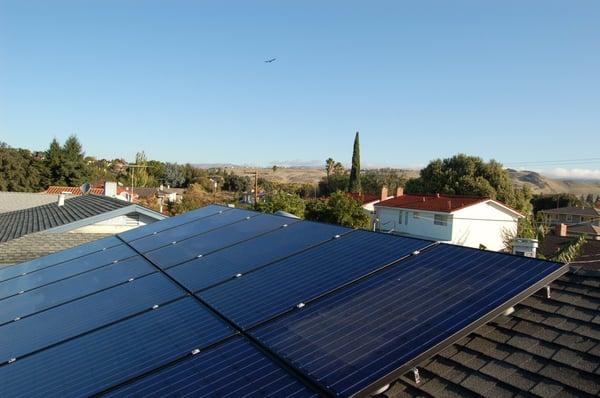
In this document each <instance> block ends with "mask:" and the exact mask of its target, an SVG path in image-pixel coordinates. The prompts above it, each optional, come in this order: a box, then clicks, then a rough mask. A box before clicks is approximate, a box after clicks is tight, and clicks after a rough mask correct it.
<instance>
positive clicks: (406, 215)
mask: <svg viewBox="0 0 600 398" xmlns="http://www.w3.org/2000/svg"><path fill="white" fill-rule="evenodd" d="M404 224H406V225H408V212H407V211H405V212H404Z"/></svg>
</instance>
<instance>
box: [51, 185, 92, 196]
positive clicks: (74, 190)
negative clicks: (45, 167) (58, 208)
mask: <svg viewBox="0 0 600 398" xmlns="http://www.w3.org/2000/svg"><path fill="white" fill-rule="evenodd" d="M45 193H47V194H51V195H58V194H61V193H70V194H71V195H83V192H81V189H80V188H79V187H65V186H59V185H51V186H49V187H48V189H46V192H45ZM89 193H91V194H94V195H104V188H90V192H89Z"/></svg>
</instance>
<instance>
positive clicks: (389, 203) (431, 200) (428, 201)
mask: <svg viewBox="0 0 600 398" xmlns="http://www.w3.org/2000/svg"><path fill="white" fill-rule="evenodd" d="M488 200H490V198H483V197H472V196H454V195H410V194H405V195H401V196H396V197H394V198H392V199H388V200H384V201H383V202H379V203H378V204H377V206H384V207H398V208H402V209H413V210H423V211H437V212H444V213H452V212H453V211H456V210H460V209H462V208H465V207H468V206H472V205H474V204H477V203H482V202H486V201H488Z"/></svg>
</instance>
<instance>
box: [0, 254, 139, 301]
mask: <svg viewBox="0 0 600 398" xmlns="http://www.w3.org/2000/svg"><path fill="white" fill-rule="evenodd" d="M135 257H136V256H135V255H132V256H130V257H125V258H122V259H117V260H113V261H111V262H109V263H105V264H102V265H99V266H96V267H93V268H88V269H83V270H81V271H80V272H76V273H74V274H64V276H63V277H59V278H58V279H52V278H50V279H48V280H47V281H39V283H35V281H30V282H33V283H29V284H27V283H26V282H27V281H25V280H16V279H17V278H15V279H11V280H10V281H5V282H6V283H5V282H0V302H2V300H4V299H7V298H11V297H14V296H19V295H21V294H24V293H28V292H32V291H35V290H37V289H39V288H42V287H46V286H49V285H52V284H54V283H58V282H62V281H65V280H67V279H70V278H74V277H77V276H80V275H83V274H86V273H88V272H93V271H97V270H99V269H101V268H104V267H106V266H109V265H111V264H117V263H118V262H124V261H128V260H131V259H133V258H135ZM42 271H43V270H42ZM40 272H41V271H40ZM31 275H32V274H27V275H23V276H22V277H21V278H27V279H30V276H31ZM33 275H34V276H39V274H33ZM38 279H40V278H38ZM18 282H23V283H22V284H21V283H18ZM23 284H25V285H26V286H27V285H28V286H29V288H27V287H23Z"/></svg>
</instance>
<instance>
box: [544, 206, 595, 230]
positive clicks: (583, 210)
mask: <svg viewBox="0 0 600 398" xmlns="http://www.w3.org/2000/svg"><path fill="white" fill-rule="evenodd" d="M539 214H541V217H542V220H543V222H544V223H546V224H547V225H550V226H555V225H557V224H567V225H574V224H589V225H595V226H597V227H600V209H597V208H595V207H576V206H569V207H559V208H557V209H547V210H540V211H539Z"/></svg>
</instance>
